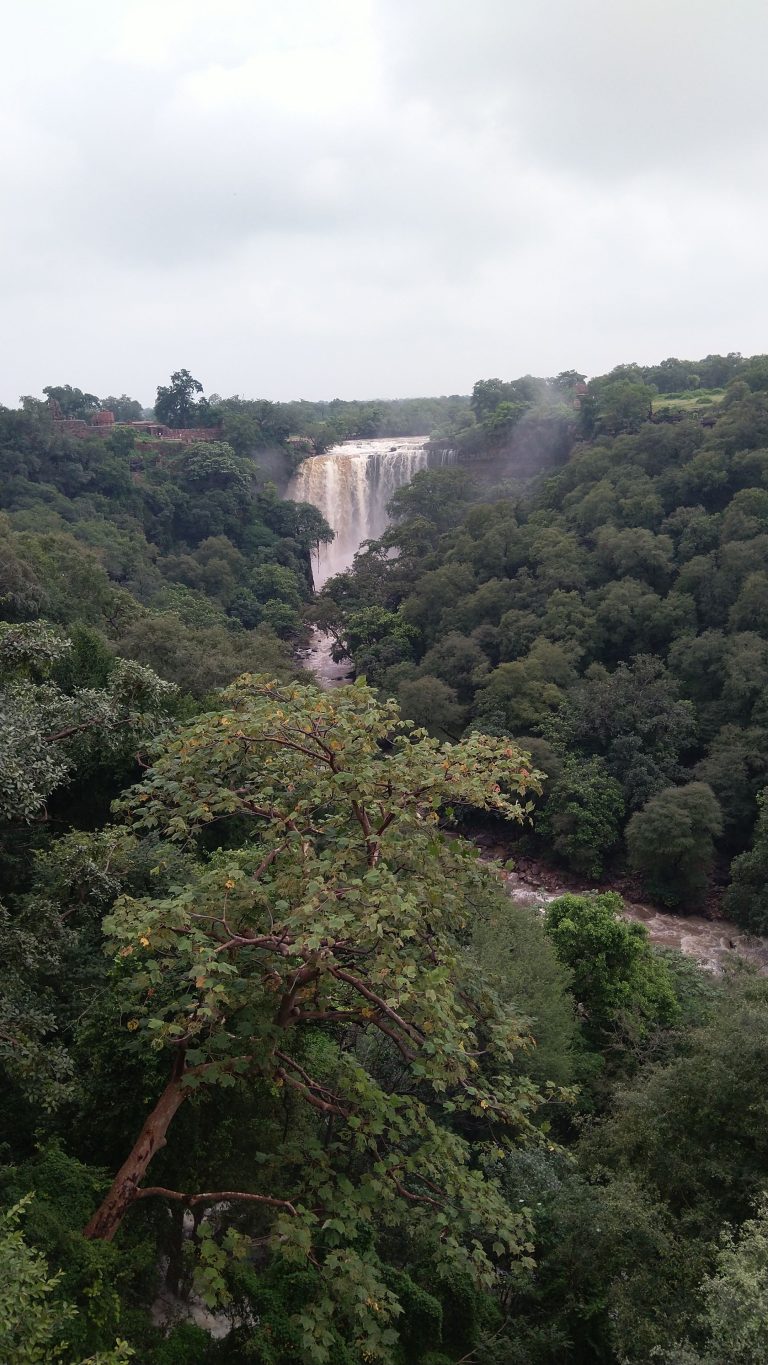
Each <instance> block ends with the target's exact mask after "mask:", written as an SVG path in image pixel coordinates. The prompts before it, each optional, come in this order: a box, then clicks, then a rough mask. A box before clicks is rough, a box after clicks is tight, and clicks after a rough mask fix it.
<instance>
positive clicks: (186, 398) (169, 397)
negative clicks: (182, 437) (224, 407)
mask: <svg viewBox="0 0 768 1365" xmlns="http://www.w3.org/2000/svg"><path fill="white" fill-rule="evenodd" d="M202 392H203V386H202V384H201V383H200V381H199V379H193V378H192V375H191V374H190V373H189V370H176V371H174V373H173V374H172V375H171V382H170V384H169V385H167V386H166V387H162V386H161V387H159V388H158V390H157V397H156V399H155V417H156V419H157V421H158V422H163V423H164V424H165V425H166V426H168V427H197V426H201V425H203V419H204V418H205V416H206V410H207V403H206V402H205V399H203V400H201V401H200V402H196V401H195V397H194V395H195V394H196V393H202Z"/></svg>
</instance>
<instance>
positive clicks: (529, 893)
mask: <svg viewBox="0 0 768 1365" xmlns="http://www.w3.org/2000/svg"><path fill="white" fill-rule="evenodd" d="M425 446H426V437H422V436H418V437H405V438H403V437H400V438H397V439H390V438H377V439H375V440H361V441H345V442H344V444H343V445H339V446H334V447H333V448H332V449H331V450H329V451H327V452H326V454H325V455H314V456H311V457H310V458H309V459H307V460H305V461H304V463H303V464H302V465H300V466H299V468H298V470H297V471H296V474H295V475H294V477H293V480H292V481H291V484H290V487H289V489H288V493H287V496H288V497H289V498H292V499H294V500H295V501H296V502H311V503H313V504H314V506H315V507H319V509H320V511H321V512H322V513H323V515H324V517H325V518H326V521H328V522H329V524H330V525H331V526H333V528H334V530H335V531H336V539H335V540H334V541H333V542H332V544H331V545H327V546H321V547H320V551H319V556H318V561H317V564H316V567H315V570H314V578H315V586H316V587H318V588H319V587H321V586H322V584H323V583H324V582H325V580H326V579H327V578H329V577H330V576H331V575H332V574H335V573H341V572H342V571H343V570H344V569H347V568H349V567H350V565H351V564H352V561H353V559H354V557H355V554H356V552H357V550H358V549H359V548H360V545H361V544H362V542H363V541H364V540H372V539H375V538H376V537H378V536H380V535H381V534H382V532H383V531H384V529H385V527H386V525H387V503H388V502H389V500H390V498H391V497H392V494H393V493H394V491H395V489H396V488H400V487H402V486H403V484H406V483H410V481H411V479H412V477H413V475H414V474H415V473H416V472H417V470H419V469H426V468H427V467H428V465H429V464H430V463H432V459H431V457H430V456H429V455H428V453H427V451H426V449H425ZM437 463H440V460H439V458H438V460H437ZM332 644H333V641H332V639H331V636H330V635H327V634H326V633H325V631H321V630H318V629H315V630H314V631H313V632H312V639H311V642H310V645H309V647H308V649H307V650H306V651H304V652H303V654H302V659H301V661H302V663H303V665H304V667H305V668H307V669H308V670H309V671H310V672H311V673H313V674H314V676H315V678H316V679H317V681H318V683H319V685H320V686H321V687H322V688H324V689H326V690H328V689H332V688H336V687H343V686H344V684H345V683H347V682H349V681H350V680H351V677H352V673H353V666H352V662H351V661H350V660H348V659H345V660H344V662H343V663H340V664H337V663H334V661H333V659H332V658H331V647H332ZM468 837H470V838H471V837H473V836H472V834H471V832H470V834H469V836H468ZM477 842H478V843H480V844H481V845H482V844H483V842H484V840H483V837H482V835H479V836H478V839H477ZM486 856H488V857H499V858H501V860H502V861H504V860H505V859H506V858H508V857H509V853H508V851H505V850H504V849H503V848H502V849H499V848H488V849H487V850H486ZM502 876H503V878H504V883H505V886H506V889H507V891H508V892H509V895H510V898H511V900H512V901H513V902H514V904H515V905H521V906H528V907H533V908H536V909H540V910H542V911H543V910H544V908H545V907H546V906H547V905H548V904H549V903H550V902H551V901H553V900H556V899H557V897H558V896H563V895H566V894H567V893H568V892H574V891H575V892H587V891H599V890H600V889H601V888H600V887H595V886H594V885H590V884H589V883H587V882H579V881H578V880H577V879H576V878H573V877H566V876H565V875H563V874H559V873H558V872H557V871H556V870H555V869H553V868H550V867H547V866H546V864H544V863H537V862H534V861H532V860H531V859H527V858H526V859H523V860H521V862H520V864H519V865H518V866H517V867H516V868H515V870H514V871H511V872H509V871H504V872H503V873H502ZM602 889H603V890H606V889H610V888H605V887H603V888H602ZM623 899H624V915H625V916H626V918H627V919H630V920H635V921H636V922H637V923H640V924H644V925H645V927H646V929H647V930H648V934H649V937H650V940H651V942H652V943H655V944H656V945H657V946H658V947H663V948H676V949H677V950H678V951H679V952H682V953H685V954H686V955H687V956H689V957H693V958H695V960H696V961H697V962H698V963H699V965H700V966H701V967H704V968H706V970H707V971H711V972H720V971H722V970H723V966H724V964H725V963H726V962H727V961H728V959H730V958H733V957H734V956H738V957H741V958H744V959H746V960H747V961H748V962H751V963H752V964H753V965H754V966H755V967H756V968H757V970H758V971H759V972H760V973H761V975H768V939H763V938H755V937H752V936H751V935H749V934H744V933H742V931H741V930H740V929H739V928H737V926H736V925H735V924H732V923H731V921H730V920H726V919H705V918H704V917H703V916H700V915H673V914H670V913H669V912H668V911H665V910H659V909H658V908H657V907H656V906H653V905H648V904H646V903H644V902H643V901H638V900H635V899H634V897H633V896H632V895H627V894H624V896H623Z"/></svg>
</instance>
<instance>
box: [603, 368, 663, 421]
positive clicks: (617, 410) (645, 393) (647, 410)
mask: <svg viewBox="0 0 768 1365" xmlns="http://www.w3.org/2000/svg"><path fill="white" fill-rule="evenodd" d="M653 397H654V391H653V389H651V388H649V386H648V385H647V384H636V383H632V382H631V381H630V380H623V379H620V380H617V381H615V382H614V383H611V384H606V385H604V386H603V387H601V389H600V391H599V393H598V416H599V422H600V427H601V429H602V430H603V431H608V432H610V433H611V434H612V435H618V434H619V433H620V432H624V431H637V429H638V427H639V426H640V425H641V424H642V423H643V422H645V421H647V419H648V417H649V416H650V414H651V406H652V403H653Z"/></svg>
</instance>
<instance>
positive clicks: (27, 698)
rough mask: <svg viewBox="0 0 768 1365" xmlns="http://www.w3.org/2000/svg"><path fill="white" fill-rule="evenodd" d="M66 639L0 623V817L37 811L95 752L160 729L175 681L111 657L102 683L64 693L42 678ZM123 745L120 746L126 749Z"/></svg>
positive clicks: (21, 817) (117, 751)
mask: <svg viewBox="0 0 768 1365" xmlns="http://www.w3.org/2000/svg"><path fill="white" fill-rule="evenodd" d="M69 649H70V641H69V640H67V639H66V638H65V637H64V636H61V635H59V634H58V633H57V632H56V631H54V630H52V629H51V628H50V627H48V626H46V625H45V624H44V623H42V622H34V623H29V624H26V625H18V626H11V625H3V626H0V665H1V666H2V671H3V676H4V678H6V679H7V680H8V681H7V682H6V685H5V687H4V689H2V691H0V707H1V708H2V715H3V730H2V735H1V736H0V818H2V819H4V820H12V821H29V820H33V819H35V818H37V817H39V815H40V813H41V811H42V809H43V807H44V804H45V801H46V799H47V798H48V797H49V796H50V795H51V793H52V792H54V791H55V790H56V789H57V788H58V787H61V786H62V785H63V784H64V783H65V782H66V781H67V779H68V778H69V777H70V776H71V774H72V773H73V772H74V771H75V770H76V769H77V767H78V766H79V765H82V766H85V765H86V764H87V763H88V761H89V760H91V761H92V758H93V756H94V754H95V755H99V754H101V755H104V756H107V755H108V756H109V757H110V758H111V759H112V760H113V761H114V759H115V758H119V757H120V756H122V757H123V758H125V756H126V746H127V745H131V743H132V744H133V747H134V748H135V745H136V743H137V741H138V740H139V737H141V738H142V739H144V738H148V737H149V735H150V734H152V732H153V731H155V730H157V729H159V728H161V726H162V724H163V722H164V720H165V719H166V717H167V710H168V706H169V703H170V701H171V698H172V697H173V695H174V693H175V690H176V689H175V688H174V687H173V685H172V684H171V683H165V682H163V681H162V680H161V679H160V678H158V677H157V676H156V675H155V674H154V673H152V671H151V670H150V669H148V668H144V667H143V666H142V665H141V664H137V663H133V662H131V661H128V660H126V659H119V660H116V661H115V663H114V666H113V668H112V670H111V672H110V674H109V678H108V681H107V685H106V687H105V688H103V689H97V688H77V689H75V690H74V691H73V693H72V694H71V695H68V694H67V693H66V692H64V691H62V690H61V688H59V687H57V686H56V685H55V684H54V683H51V682H48V681H46V680H45V678H46V675H47V674H48V673H49V672H50V670H51V668H52V667H53V666H54V665H55V664H57V663H59V662H60V661H61V660H63V659H64V658H65V656H66V654H67V652H68V650H69ZM130 751H131V750H130V748H129V749H128V752H129V753H130Z"/></svg>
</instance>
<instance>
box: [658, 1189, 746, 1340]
mask: <svg viewBox="0 0 768 1365" xmlns="http://www.w3.org/2000/svg"><path fill="white" fill-rule="evenodd" d="M700 1293H701V1298H702V1300H703V1313H702V1315H701V1319H700V1321H699V1323H697V1327H698V1329H699V1332H701V1333H703V1334H704V1336H705V1342H706V1344H705V1347H704V1351H703V1354H701V1355H699V1354H698V1352H696V1351H693V1350H691V1349H690V1348H687V1347H686V1348H682V1350H681V1351H680V1352H679V1353H678V1352H675V1351H673V1352H672V1353H671V1354H670V1355H669V1356H667V1355H666V1354H664V1355H661V1356H659V1359H660V1360H666V1361H667V1362H668V1365H676V1363H677V1365H721V1362H722V1361H725V1360H727V1361H728V1365H768V1341H766V1336H765V1323H766V1319H768V1201H767V1200H766V1199H765V1197H763V1198H762V1199H761V1200H760V1202H759V1204H758V1206H757V1209H756V1212H755V1217H754V1218H750V1219H748V1220H747V1221H746V1222H745V1223H743V1224H742V1226H741V1228H740V1229H739V1231H738V1234H737V1233H736V1232H735V1230H734V1229H733V1228H730V1227H727V1228H726V1229H725V1231H724V1232H723V1234H722V1237H721V1240H720V1249H719V1251H718V1253H717V1258H716V1261H715V1267H714V1270H713V1271H712V1273H711V1274H710V1275H707V1276H706V1277H705V1278H704V1280H703V1281H702V1284H701V1290H700Z"/></svg>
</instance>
